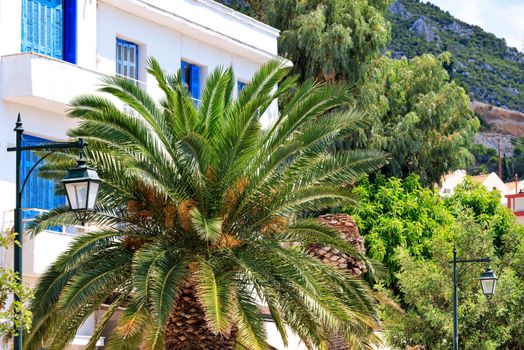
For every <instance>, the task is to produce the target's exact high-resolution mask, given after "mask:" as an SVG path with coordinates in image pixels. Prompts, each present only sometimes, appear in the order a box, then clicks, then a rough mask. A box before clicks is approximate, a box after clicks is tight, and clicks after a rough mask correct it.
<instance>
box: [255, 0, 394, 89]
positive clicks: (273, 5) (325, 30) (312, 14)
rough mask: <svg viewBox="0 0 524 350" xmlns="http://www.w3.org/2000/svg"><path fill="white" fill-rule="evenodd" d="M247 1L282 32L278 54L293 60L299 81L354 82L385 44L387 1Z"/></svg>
mask: <svg viewBox="0 0 524 350" xmlns="http://www.w3.org/2000/svg"><path fill="white" fill-rule="evenodd" d="M249 2H250V3H254V4H255V5H256V6H255V8H257V9H259V10H258V13H263V14H264V15H265V17H266V18H265V20H266V22H267V23H269V24H270V25H272V26H274V27H276V28H278V29H280V30H281V34H280V40H279V44H278V45H279V48H278V51H279V54H280V55H282V56H284V57H286V58H288V59H290V60H291V61H292V62H293V64H294V72H295V73H299V74H300V76H301V78H302V79H308V78H316V79H320V80H323V81H328V82H333V81H346V82H350V83H355V82H357V81H359V80H360V79H361V78H362V76H363V74H364V73H365V71H366V67H367V65H368V63H369V62H370V61H371V60H372V59H374V58H376V57H378V56H379V55H380V51H381V50H382V49H384V48H385V47H386V44H387V42H388V41H389V33H390V26H389V23H388V22H387V21H386V19H385V12H386V8H387V6H388V3H389V0H354V1H345V0H306V1H297V0H265V1H262V2H263V3H264V4H263V5H261V4H260V2H261V1H256V0H255V1H249ZM262 19H263V20H264V18H262Z"/></svg>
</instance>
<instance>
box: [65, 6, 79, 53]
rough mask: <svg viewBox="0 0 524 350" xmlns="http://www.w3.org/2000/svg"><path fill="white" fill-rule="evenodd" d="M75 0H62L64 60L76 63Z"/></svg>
mask: <svg viewBox="0 0 524 350" xmlns="http://www.w3.org/2000/svg"><path fill="white" fill-rule="evenodd" d="M76 2H77V0H64V61H67V62H71V63H76V16H77V15H76V14H77V8H76Z"/></svg>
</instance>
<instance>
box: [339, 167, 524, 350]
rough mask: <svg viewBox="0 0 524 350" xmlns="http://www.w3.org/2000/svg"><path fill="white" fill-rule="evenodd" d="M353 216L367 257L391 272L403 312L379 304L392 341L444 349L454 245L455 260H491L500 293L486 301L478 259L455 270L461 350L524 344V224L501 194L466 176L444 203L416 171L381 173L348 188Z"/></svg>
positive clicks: (449, 336)
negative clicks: (394, 174)
mask: <svg viewBox="0 0 524 350" xmlns="http://www.w3.org/2000/svg"><path fill="white" fill-rule="evenodd" d="M353 191H354V193H355V195H357V196H359V197H360V198H361V200H360V203H361V204H360V205H359V206H358V207H356V208H352V209H350V210H347V211H348V212H350V213H351V214H353V215H354V216H355V218H356V220H357V223H358V226H359V229H360V231H361V233H362V235H363V236H364V241H365V244H366V249H367V250H368V254H370V255H371V257H374V258H376V259H379V260H381V261H383V262H384V263H385V265H386V266H387V267H388V268H389V270H390V276H391V278H390V282H392V286H393V287H394V288H393V290H392V291H387V290H386V291H385V292H386V293H389V295H390V296H392V297H393V298H396V299H397V301H398V303H399V304H400V305H401V306H402V307H403V308H404V309H405V312H401V313H399V312H398V310H397V309H393V308H389V307H388V306H387V304H383V306H382V311H383V313H382V316H383V320H384V324H383V327H384V329H385V330H386V335H387V340H388V342H389V343H390V345H392V346H394V347H395V348H398V349H405V348H406V347H407V346H409V345H411V346H414V345H425V346H426V348H427V349H428V350H430V349H431V350H433V349H449V347H450V344H451V342H452V332H453V328H452V325H453V323H452V298H451V295H452V294H451V293H452V280H451V269H450V265H449V263H448V261H449V260H450V259H451V252H452V246H453V242H454V243H456V245H457V248H458V253H459V256H460V257H461V258H464V259H468V258H479V257H484V256H487V255H489V256H491V257H492V258H494V262H493V268H494V270H495V271H496V273H497V275H498V277H499V286H498V287H497V288H498V290H499V293H498V294H497V295H496V296H495V297H494V298H493V299H492V300H491V301H490V302H489V303H488V302H487V301H486V299H485V298H484V296H483V295H482V291H481V288H480V285H479V282H478V276H479V274H480V272H481V271H482V268H483V267H484V266H482V264H479V265H472V266H468V267H467V268H465V266H461V267H460V269H459V271H460V273H459V279H460V281H461V286H460V295H459V299H460V309H459V314H460V319H461V321H460V322H461V326H460V329H461V334H462V336H461V344H462V346H463V347H464V349H524V337H523V334H524V324H522V322H521V320H520V319H521V315H522V313H523V312H524V272H523V271H524V227H523V226H521V225H520V224H518V223H517V222H516V220H515V217H514V215H513V214H512V213H511V212H510V211H509V210H508V209H507V208H505V207H504V206H502V205H501V197H500V193H498V192H497V191H489V190H487V189H486V188H485V187H484V186H482V185H480V184H474V183H473V182H472V181H471V180H470V179H467V180H466V181H465V182H464V183H463V184H462V185H460V186H458V187H457V188H456V189H455V194H454V195H453V196H450V197H447V198H446V199H444V200H442V199H441V198H440V197H439V195H438V193H437V192H436V191H433V190H430V189H427V188H423V187H422V186H421V185H420V184H419V181H418V177H417V176H416V175H410V176H408V177H407V178H406V179H404V180H401V179H398V178H385V177H384V176H379V177H377V178H376V179H374V181H373V182H370V181H369V179H363V180H361V181H360V182H359V184H358V185H357V186H356V187H355V188H354V190H353Z"/></svg>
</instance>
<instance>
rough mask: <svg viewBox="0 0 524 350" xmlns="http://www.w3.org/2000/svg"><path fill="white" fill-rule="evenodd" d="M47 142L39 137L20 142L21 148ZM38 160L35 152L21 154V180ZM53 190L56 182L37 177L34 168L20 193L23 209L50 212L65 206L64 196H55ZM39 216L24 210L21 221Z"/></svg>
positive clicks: (56, 229)
mask: <svg viewBox="0 0 524 350" xmlns="http://www.w3.org/2000/svg"><path fill="white" fill-rule="evenodd" d="M48 142H49V140H45V139H42V138H39V137H35V136H30V135H24V136H23V140H22V146H29V145H39V144H42V143H48ZM38 159H40V157H38V155H37V154H36V152H33V151H25V152H22V166H21V173H22V174H21V176H22V179H25V177H26V175H27V174H28V173H29V171H30V170H31V168H32V167H33V165H35V164H36V162H37V161H38ZM40 164H41V163H40ZM39 166H40V165H39ZM55 189H56V182H55V181H53V180H49V179H44V178H42V177H40V176H38V168H36V169H35V170H34V171H33V172H32V173H31V175H30V176H29V179H28V180H27V183H26V185H25V188H24V192H23V193H22V206H23V208H25V209H29V208H34V209H46V210H50V209H53V208H57V207H60V206H62V205H65V203H66V198H65V196H64V195H59V194H56V191H55ZM39 214H40V212H38V211H36V210H25V211H24V212H23V219H30V218H33V217H35V216H38V215H39ZM51 230H53V231H61V227H54V228H52V229H51Z"/></svg>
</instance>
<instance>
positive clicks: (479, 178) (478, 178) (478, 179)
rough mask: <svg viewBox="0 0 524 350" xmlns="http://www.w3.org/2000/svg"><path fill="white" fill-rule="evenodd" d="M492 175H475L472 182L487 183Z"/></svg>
mask: <svg viewBox="0 0 524 350" xmlns="http://www.w3.org/2000/svg"><path fill="white" fill-rule="evenodd" d="M490 175H491V174H481V175H475V176H472V177H471V181H473V182H474V183H480V184H481V183H483V182H484V181H486V179H487V178H488V177H489V176H490Z"/></svg>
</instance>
